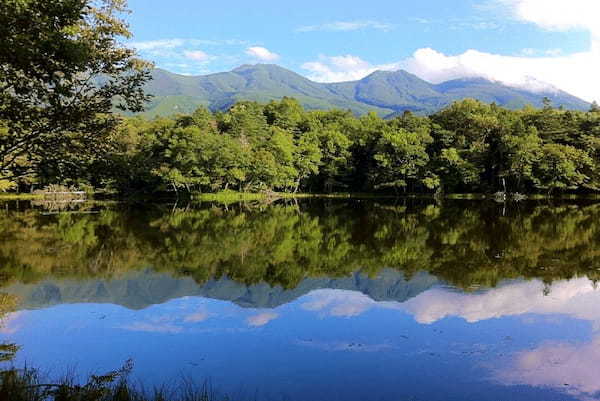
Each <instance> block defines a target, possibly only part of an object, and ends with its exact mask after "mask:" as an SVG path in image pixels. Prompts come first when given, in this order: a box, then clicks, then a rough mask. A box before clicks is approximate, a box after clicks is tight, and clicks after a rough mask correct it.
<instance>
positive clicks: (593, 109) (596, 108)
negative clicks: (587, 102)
mask: <svg viewBox="0 0 600 401" xmlns="http://www.w3.org/2000/svg"><path fill="white" fill-rule="evenodd" d="M590 113H600V105H598V102H597V101H595V100H594V101H593V102H592V105H591V106H590Z"/></svg>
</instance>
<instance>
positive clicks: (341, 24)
mask: <svg viewBox="0 0 600 401" xmlns="http://www.w3.org/2000/svg"><path fill="white" fill-rule="evenodd" d="M361 29H376V30H379V31H385V32H387V31H391V30H392V29H394V25H392V24H388V23H385V22H379V21H336V22H330V23H327V24H321V25H307V26H302V27H300V28H298V29H297V30H296V31H297V32H315V31H331V32H348V31H358V30H361Z"/></svg>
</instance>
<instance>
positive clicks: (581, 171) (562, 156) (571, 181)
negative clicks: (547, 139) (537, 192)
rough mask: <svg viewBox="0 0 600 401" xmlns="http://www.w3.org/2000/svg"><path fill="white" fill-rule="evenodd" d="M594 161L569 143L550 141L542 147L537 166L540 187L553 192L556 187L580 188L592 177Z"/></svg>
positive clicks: (559, 188) (562, 188) (560, 188)
mask: <svg viewBox="0 0 600 401" xmlns="http://www.w3.org/2000/svg"><path fill="white" fill-rule="evenodd" d="M592 166H593V161H592V159H591V158H590V156H589V155H588V154H587V153H586V152H584V151H583V150H580V149H577V148H574V147H572V146H569V145H560V144H555V143H549V144H546V145H544V146H543V147H542V154H541V158H540V161H539V162H538V163H537V166H536V170H537V171H536V175H537V177H539V180H540V181H539V184H538V187H539V188H541V189H547V190H548V192H549V193H550V192H552V191H553V190H555V189H558V190H565V189H579V188H581V187H584V186H585V185H586V184H587V183H588V182H589V181H590V177H589V176H588V175H587V174H586V173H587V172H588V171H590V170H591V168H592Z"/></svg>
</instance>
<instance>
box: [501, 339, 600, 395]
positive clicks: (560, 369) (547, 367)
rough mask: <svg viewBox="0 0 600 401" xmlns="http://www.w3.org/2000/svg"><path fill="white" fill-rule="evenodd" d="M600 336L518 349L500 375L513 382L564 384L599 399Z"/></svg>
mask: <svg viewBox="0 0 600 401" xmlns="http://www.w3.org/2000/svg"><path fill="white" fill-rule="evenodd" d="M599 366H600V337H595V338H594V339H593V340H592V341H591V342H589V343H584V344H578V345H572V344H565V343H550V344H544V345H541V346H540V347H538V348H536V349H534V350H531V351H522V352H518V353H517V354H516V356H515V358H514V361H512V362H511V363H510V364H509V366H508V367H507V368H505V369H503V370H501V371H500V372H499V373H498V378H499V379H500V380H501V381H503V382H505V383H511V384H526V385H529V386H540V387H542V386H551V387H555V388H561V387H562V388H564V389H565V390H566V391H567V393H569V394H571V395H574V396H578V397H580V398H582V399H587V400H592V399H597V397H594V394H596V395H598V394H599V393H600V381H599V380H598V367H599Z"/></svg>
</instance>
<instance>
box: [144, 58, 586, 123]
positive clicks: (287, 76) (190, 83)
mask: <svg viewBox="0 0 600 401" xmlns="http://www.w3.org/2000/svg"><path fill="white" fill-rule="evenodd" d="M152 76H153V80H152V81H150V82H149V83H148V84H147V85H146V92H147V93H149V94H151V95H153V96H154V99H153V100H152V101H151V103H150V104H149V105H148V108H147V111H146V112H145V113H144V114H145V115H147V116H151V117H152V116H167V115H172V114H177V113H190V112H192V111H194V110H195V109H196V108H197V107H198V106H200V105H203V106H206V107H208V108H210V109H211V110H213V111H219V110H226V109H228V108H229V107H230V106H231V105H232V104H234V103H235V102H237V101H240V100H253V101H258V102H269V101H271V100H279V99H281V98H283V97H284V96H288V97H294V98H296V99H298V101H300V103H301V104H302V105H303V106H304V107H305V108H307V109H332V108H339V109H349V110H351V111H352V112H353V113H355V114H358V115H361V114H365V113H368V112H370V111H374V112H377V113H378V114H380V115H382V116H393V115H396V114H399V113H402V112H404V111H406V110H408V111H412V112H415V113H419V114H428V113H432V112H435V111H437V110H439V109H441V108H443V107H445V106H447V105H448V104H450V103H452V102H453V101H455V100H460V99H464V98H474V99H478V100H481V101H484V102H487V103H492V102H495V103H497V104H498V105H500V106H504V107H508V108H512V109H517V108H522V107H524V106H526V105H532V106H534V107H541V106H542V100H543V98H544V97H548V98H550V99H551V100H552V102H553V105H554V106H555V107H559V106H562V107H564V108H566V109H572V110H587V109H588V108H589V106H590V105H589V103H587V102H585V101H583V100H581V99H579V98H577V97H575V96H572V95H570V94H568V93H566V92H564V91H560V90H547V91H530V90H527V89H523V88H516V87H511V86H507V85H504V84H502V83H500V82H495V81H490V80H487V79H484V78H464V79H456V80H452V81H447V82H443V83H440V84H437V85H435V84H431V83H429V82H427V81H424V80H422V79H421V78H419V77H417V76H416V75H413V74H410V73H408V72H406V71H403V70H399V71H376V72H374V73H372V74H370V75H369V76H367V77H365V78H363V79H361V80H359V81H352V82H341V83H318V82H314V81H311V80H310V79H308V78H305V77H303V76H301V75H299V74H297V73H295V72H293V71H290V70H287V69H285V68H282V67H280V66H277V65H273V64H257V65H243V66H241V67H238V68H236V69H234V70H232V71H229V72H221V73H216V74H209V75H200V76H186V75H178V74H174V73H171V72H168V71H166V70H162V69H155V70H154V71H153V73H152Z"/></svg>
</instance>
